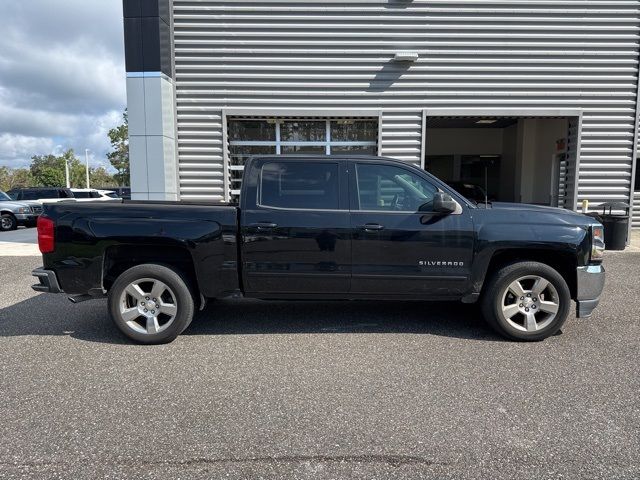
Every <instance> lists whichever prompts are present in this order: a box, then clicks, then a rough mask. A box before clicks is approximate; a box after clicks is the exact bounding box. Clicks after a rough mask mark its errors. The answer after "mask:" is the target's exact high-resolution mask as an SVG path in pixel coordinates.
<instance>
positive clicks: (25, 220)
mask: <svg viewBox="0 0 640 480" xmlns="http://www.w3.org/2000/svg"><path fill="white" fill-rule="evenodd" d="M41 213H42V205H41V204H39V203H38V202H29V201H25V202H18V201H15V200H12V199H11V197H10V196H9V195H7V194H6V193H4V192H3V191H2V190H0V231H7V230H15V229H16V228H18V227H19V226H25V227H34V226H35V225H36V221H37V220H38V216H39V215H40V214H41Z"/></svg>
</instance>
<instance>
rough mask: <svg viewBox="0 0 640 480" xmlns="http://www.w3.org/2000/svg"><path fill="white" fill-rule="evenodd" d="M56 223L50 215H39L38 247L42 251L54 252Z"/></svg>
mask: <svg viewBox="0 0 640 480" xmlns="http://www.w3.org/2000/svg"><path fill="white" fill-rule="evenodd" d="M53 231H54V223H53V220H51V219H50V218H49V217H45V216H44V215H40V216H39V217H38V247H39V248H40V251H41V252H42V253H49V252H53V250H54V249H55V247H56V241H55V238H54V233H53Z"/></svg>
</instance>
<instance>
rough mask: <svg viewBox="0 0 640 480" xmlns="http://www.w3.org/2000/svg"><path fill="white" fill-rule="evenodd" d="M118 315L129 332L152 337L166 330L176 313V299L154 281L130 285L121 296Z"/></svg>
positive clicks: (166, 287) (164, 286)
mask: <svg viewBox="0 0 640 480" xmlns="http://www.w3.org/2000/svg"><path fill="white" fill-rule="evenodd" d="M119 306H120V312H119V313H120V316H121V318H122V320H123V321H124V322H125V323H126V324H127V326H128V327H129V328H131V329H132V330H134V331H136V332H138V333H142V334H147V335H152V334H156V333H160V332H162V331H163V330H166V329H167V328H168V327H169V326H170V325H171V324H172V323H173V321H174V320H175V318H176V314H177V312H178V304H177V300H176V296H175V294H174V293H173V291H172V290H171V288H169V286H168V285H167V284H165V283H163V282H161V281H160V280H157V279H155V278H141V279H139V280H135V281H133V282H131V283H130V284H129V285H127V287H126V288H125V289H124V290H123V292H122V294H121V295H120V302H119Z"/></svg>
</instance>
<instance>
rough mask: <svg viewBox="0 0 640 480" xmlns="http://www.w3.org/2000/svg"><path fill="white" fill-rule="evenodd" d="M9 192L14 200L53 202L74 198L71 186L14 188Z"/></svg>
mask: <svg viewBox="0 0 640 480" xmlns="http://www.w3.org/2000/svg"><path fill="white" fill-rule="evenodd" d="M7 194H8V195H9V196H10V197H11V198H12V199H13V200H17V201H24V200H35V201H37V202H41V203H52V202H59V201H62V200H73V199H74V197H73V192H72V191H71V189H70V188H60V187H32V188H14V189H11V190H9V191H8V192H7Z"/></svg>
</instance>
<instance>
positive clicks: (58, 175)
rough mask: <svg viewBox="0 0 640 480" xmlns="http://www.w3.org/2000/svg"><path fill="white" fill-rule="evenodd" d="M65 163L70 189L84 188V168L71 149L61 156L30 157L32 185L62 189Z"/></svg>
mask: <svg viewBox="0 0 640 480" xmlns="http://www.w3.org/2000/svg"><path fill="white" fill-rule="evenodd" d="M65 163H68V164H69V181H70V184H71V186H72V187H76V188H82V187H84V186H85V182H86V180H85V167H84V165H83V164H82V162H81V161H80V160H79V159H78V158H76V155H75V153H74V152H73V150H72V149H69V150H67V151H65V152H64V153H63V154H62V155H59V156H56V155H52V154H49V155H34V156H33V157H31V167H30V172H31V178H32V183H33V185H35V186H38V187H64V186H66V184H67V180H66V176H65Z"/></svg>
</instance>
